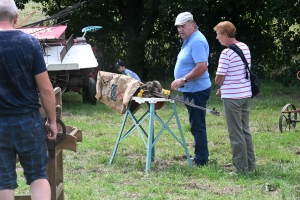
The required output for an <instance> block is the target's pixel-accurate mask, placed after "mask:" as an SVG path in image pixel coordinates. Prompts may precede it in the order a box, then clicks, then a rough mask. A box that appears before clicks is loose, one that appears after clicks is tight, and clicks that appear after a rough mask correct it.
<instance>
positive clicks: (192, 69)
mask: <svg viewBox="0 0 300 200" xmlns="http://www.w3.org/2000/svg"><path fill="white" fill-rule="evenodd" d="M175 26H176V27H177V30H178V33H179V35H180V36H181V38H182V39H183V44H182V47H181V50H180V52H179V54H178V56H177V62H176V65H175V69H174V76H175V80H174V81H173V82H172V83H171V89H173V90H178V91H180V92H183V97H184V99H188V100H189V101H191V100H193V101H194V104H196V105H198V106H201V107H204V108H206V104H207V100H208V99H209V96H210V93H211V81H210V79H209V73H208V68H207V66H208V56H209V46H208V43H207V40H206V38H205V36H204V35H203V34H202V33H201V32H200V31H199V30H198V26H197V24H196V23H195V21H194V18H193V15H192V14H191V13H190V12H183V13H180V14H179V15H178V16H177V18H176V21H175ZM186 107H187V110H188V113H189V121H190V127H191V133H192V135H193V136H194V142H195V151H194V153H195V156H194V159H193V162H194V164H195V165H198V166H204V165H206V164H207V163H208V156H209V152H208V145H207V134H206V121H205V116H206V112H205V111H204V110H200V109H197V108H194V107H191V106H188V105H186Z"/></svg>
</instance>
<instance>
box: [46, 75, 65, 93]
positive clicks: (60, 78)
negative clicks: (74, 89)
mask: <svg viewBox="0 0 300 200" xmlns="http://www.w3.org/2000/svg"><path fill="white" fill-rule="evenodd" d="M48 73H49V78H50V81H51V83H52V85H53V87H60V88H61V93H64V92H65V91H66V89H67V88H68V83H69V81H70V76H69V72H68V71H50V72H48Z"/></svg>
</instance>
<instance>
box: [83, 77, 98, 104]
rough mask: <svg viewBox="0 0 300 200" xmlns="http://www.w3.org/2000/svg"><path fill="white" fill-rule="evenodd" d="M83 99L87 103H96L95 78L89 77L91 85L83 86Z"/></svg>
mask: <svg viewBox="0 0 300 200" xmlns="http://www.w3.org/2000/svg"><path fill="white" fill-rule="evenodd" d="M82 91H83V94H82V101H83V103H85V104H91V105H96V102H97V99H96V97H95V96H96V81H95V79H93V78H89V86H88V87H86V86H83V90H82Z"/></svg>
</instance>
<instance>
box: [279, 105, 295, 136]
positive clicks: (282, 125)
mask: <svg viewBox="0 0 300 200" xmlns="http://www.w3.org/2000/svg"><path fill="white" fill-rule="evenodd" d="M293 110H296V107H295V106H294V105H293V104H286V105H285V106H284V107H283V108H282V110H281V114H280V117H279V130H280V132H283V131H287V129H288V131H290V130H291V129H294V128H295V127H296V121H297V113H296V112H292V111H293Z"/></svg>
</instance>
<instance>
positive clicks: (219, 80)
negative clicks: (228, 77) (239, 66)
mask: <svg viewBox="0 0 300 200" xmlns="http://www.w3.org/2000/svg"><path fill="white" fill-rule="evenodd" d="M224 79H225V76H224V75H216V77H215V83H216V84H217V85H218V86H221V85H222V84H223V82H224ZM216 95H218V96H220V95H221V90H220V89H218V90H217V93H216Z"/></svg>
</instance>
